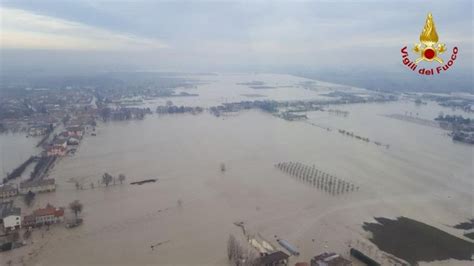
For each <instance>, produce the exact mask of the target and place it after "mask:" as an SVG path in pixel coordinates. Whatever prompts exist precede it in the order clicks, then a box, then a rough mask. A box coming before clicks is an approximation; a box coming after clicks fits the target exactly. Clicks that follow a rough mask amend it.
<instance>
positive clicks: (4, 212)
mask: <svg viewBox="0 0 474 266" xmlns="http://www.w3.org/2000/svg"><path fill="white" fill-rule="evenodd" d="M0 215H1V216H0V218H1V219H0V226H1V227H2V230H3V231H4V232H5V233H6V232H9V231H12V230H15V229H20V228H21V209H20V208H17V207H13V201H8V202H2V203H0Z"/></svg>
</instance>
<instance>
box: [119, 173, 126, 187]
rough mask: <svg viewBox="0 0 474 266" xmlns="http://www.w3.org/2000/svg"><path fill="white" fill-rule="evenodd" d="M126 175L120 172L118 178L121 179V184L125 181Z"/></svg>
mask: <svg viewBox="0 0 474 266" xmlns="http://www.w3.org/2000/svg"><path fill="white" fill-rule="evenodd" d="M125 178H126V176H125V175H124V174H119V176H118V179H119V181H120V185H121V184H122V183H123V181H125Z"/></svg>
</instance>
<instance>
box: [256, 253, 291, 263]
mask: <svg viewBox="0 0 474 266" xmlns="http://www.w3.org/2000/svg"><path fill="white" fill-rule="evenodd" d="M289 257H290V256H289V255H287V254H286V253H285V252H283V251H276V252H273V253H271V254H268V255H266V256H264V257H261V258H260V259H259V263H260V264H263V265H266V264H272V263H274V262H278V261H281V260H287V259H288V258H289Z"/></svg>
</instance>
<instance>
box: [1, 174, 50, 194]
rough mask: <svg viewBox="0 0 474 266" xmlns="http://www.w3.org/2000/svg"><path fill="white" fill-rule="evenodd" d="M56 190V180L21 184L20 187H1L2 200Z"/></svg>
mask: <svg viewBox="0 0 474 266" xmlns="http://www.w3.org/2000/svg"><path fill="white" fill-rule="evenodd" d="M55 190H56V183H55V180H54V178H49V179H40V180H33V181H26V182H21V183H20V186H19V187H17V186H14V185H12V184H4V185H0V199H6V198H10V197H15V196H17V195H19V194H23V195H24V194H27V193H28V192H33V193H42V192H53V191H55Z"/></svg>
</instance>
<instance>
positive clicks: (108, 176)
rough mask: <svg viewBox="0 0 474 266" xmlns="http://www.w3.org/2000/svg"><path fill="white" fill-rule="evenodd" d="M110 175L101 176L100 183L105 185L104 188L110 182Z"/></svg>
mask: <svg viewBox="0 0 474 266" xmlns="http://www.w3.org/2000/svg"><path fill="white" fill-rule="evenodd" d="M112 179H113V177H112V175H110V174H109V173H104V175H103V176H102V183H104V184H105V186H106V187H107V186H108V185H109V184H110V182H112Z"/></svg>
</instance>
